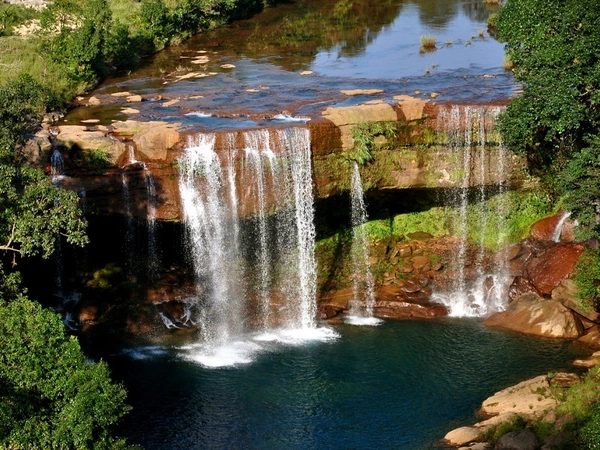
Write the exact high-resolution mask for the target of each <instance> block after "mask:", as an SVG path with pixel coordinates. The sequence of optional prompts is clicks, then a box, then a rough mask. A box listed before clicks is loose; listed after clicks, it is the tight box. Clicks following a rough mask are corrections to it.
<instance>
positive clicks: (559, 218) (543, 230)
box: [529, 212, 568, 241]
mask: <svg viewBox="0 0 600 450" xmlns="http://www.w3.org/2000/svg"><path fill="white" fill-rule="evenodd" d="M567 217H568V216H567V215H566V214H565V213H564V212H559V213H558V214H555V215H553V216H550V217H546V218H544V219H541V220H538V221H537V222H536V223H534V224H533V225H532V226H531V229H530V230H529V236H530V237H531V238H532V239H536V240H538V241H558V240H559V239H560V232H561V231H562V226H563V224H564V222H565V220H566V218H567Z"/></svg>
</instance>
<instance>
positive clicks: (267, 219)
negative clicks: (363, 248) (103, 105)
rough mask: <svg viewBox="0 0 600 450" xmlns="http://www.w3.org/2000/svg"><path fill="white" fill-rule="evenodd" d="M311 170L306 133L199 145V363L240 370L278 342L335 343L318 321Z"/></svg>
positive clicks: (194, 245) (190, 221) (191, 174)
mask: <svg viewBox="0 0 600 450" xmlns="http://www.w3.org/2000/svg"><path fill="white" fill-rule="evenodd" d="M238 142H242V143H243V144H242V145H241V148H240V146H238V144H237V143H238ZM240 150H241V151H240ZM310 162H311V159H310V134H309V132H308V130H307V129H303V128H288V129H282V130H274V131H268V130H253V131H247V132H241V133H229V134H225V135H220V136H218V139H217V136H216V135H214V134H198V135H196V136H193V137H190V139H189V141H188V146H187V148H186V149H185V152H184V155H183V157H182V158H181V160H180V161H179V168H180V174H179V190H180V195H181V202H182V209H183V220H184V225H185V230H186V235H187V244H188V248H189V253H190V257H191V263H192V265H193V267H194V270H195V273H196V280H197V286H198V297H197V308H196V310H197V311H198V312H197V319H198V320H197V321H198V324H199V327H200V334H201V342H199V343H198V344H197V345H195V346H192V347H190V348H186V349H187V350H191V349H194V350H197V349H198V348H199V350H198V351H195V352H194V353H191V354H190V355H189V358H191V359H193V360H194V361H197V362H199V363H201V364H203V365H206V366H220V365H229V364H238V363H244V362H249V361H250V360H251V359H252V357H251V356H252V354H253V353H256V352H258V351H260V350H262V349H263V348H264V346H265V345H267V343H268V342H269V341H277V340H284V341H286V342H288V341H302V340H306V339H313V338H317V339H322V338H328V337H331V336H332V333H331V332H330V331H329V330H327V329H320V328H317V327H316V321H315V315H316V259H315V255H314V243H315V227H314V207H313V202H314V198H313V193H312V174H311V166H310Z"/></svg>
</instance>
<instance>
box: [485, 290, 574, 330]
mask: <svg viewBox="0 0 600 450" xmlns="http://www.w3.org/2000/svg"><path fill="white" fill-rule="evenodd" d="M484 324H485V325H487V326H491V327H500V328H506V329H509V330H513V331H519V332H521V333H526V334H534V335H536V336H545V337H553V338H563V339H577V338H578V337H579V336H581V335H582V334H583V326H582V325H581V321H580V320H579V319H578V318H577V317H576V316H575V315H574V314H573V312H572V311H571V310H570V309H568V308H566V307H565V306H563V305H562V304H561V303H560V302H557V301H556V300H545V299H543V298H541V297H540V296H538V295H536V294H524V295H522V296H520V297H519V298H517V299H516V300H514V301H513V302H512V303H510V304H509V305H508V307H507V308H506V310H505V311H502V312H498V313H496V314H493V315H491V316H490V317H488V318H487V319H486V320H485V322H484Z"/></svg>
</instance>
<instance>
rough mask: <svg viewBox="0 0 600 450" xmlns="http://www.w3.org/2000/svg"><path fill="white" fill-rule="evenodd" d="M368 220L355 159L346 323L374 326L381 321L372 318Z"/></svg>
mask: <svg viewBox="0 0 600 450" xmlns="http://www.w3.org/2000/svg"><path fill="white" fill-rule="evenodd" d="M367 220H368V216H367V208H366V206H365V201H364V193H363V186H362V180H361V178H360V170H359V167H358V164H357V163H356V162H354V164H353V165H352V177H351V183H350V222H351V225H352V248H351V255H350V256H351V260H352V300H351V302H350V308H349V309H350V311H349V317H348V319H347V322H348V323H351V324H353V325H377V324H379V323H382V322H383V321H382V320H380V319H377V318H375V317H373V308H374V306H375V280H374V278H373V274H372V273H371V269H370V267H369V241H368V238H367V232H366V229H365V227H364V224H365V223H366V222H367Z"/></svg>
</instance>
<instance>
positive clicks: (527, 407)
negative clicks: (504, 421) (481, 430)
mask: <svg viewBox="0 0 600 450" xmlns="http://www.w3.org/2000/svg"><path fill="white" fill-rule="evenodd" d="M556 405H557V402H556V399H554V398H553V397H552V394H551V392H550V384H549V383H548V379H547V377H546V376H545V375H540V376H539V377H536V378H532V379H531V380H527V381H523V382H521V383H519V384H516V385H514V386H511V387H508V388H506V389H504V390H502V391H500V392H496V393H495V394H494V395H492V396H491V397H490V398H488V399H487V400H485V401H484V402H483V404H482V405H481V412H483V413H485V414H490V415H496V414H504V413H507V412H511V413H515V414H519V415H522V416H524V417H541V416H542V415H543V413H544V412H545V411H547V410H548V409H550V408H554V407H556Z"/></svg>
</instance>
